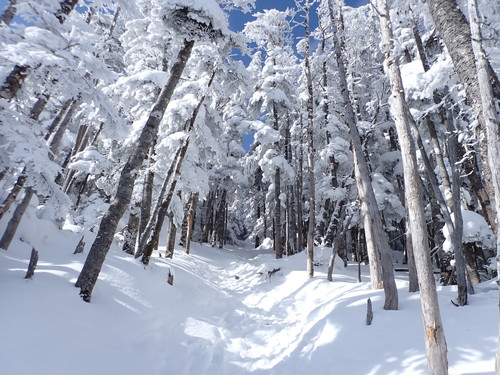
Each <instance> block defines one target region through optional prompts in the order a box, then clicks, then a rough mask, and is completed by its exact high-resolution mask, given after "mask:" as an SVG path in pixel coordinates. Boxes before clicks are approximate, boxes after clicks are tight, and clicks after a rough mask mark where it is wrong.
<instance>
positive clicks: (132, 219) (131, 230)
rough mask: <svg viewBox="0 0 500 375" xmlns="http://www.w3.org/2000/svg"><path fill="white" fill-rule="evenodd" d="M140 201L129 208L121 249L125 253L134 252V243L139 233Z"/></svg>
mask: <svg viewBox="0 0 500 375" xmlns="http://www.w3.org/2000/svg"><path fill="white" fill-rule="evenodd" d="M139 214H140V202H136V203H134V205H133V206H132V207H131V208H130V214H129V217H128V224H127V226H126V227H125V231H124V232H125V233H124V237H125V240H124V242H123V248H122V250H123V251H125V252H126V253H127V254H134V249H135V243H136V241H137V235H138V233H139V222H140V216H139Z"/></svg>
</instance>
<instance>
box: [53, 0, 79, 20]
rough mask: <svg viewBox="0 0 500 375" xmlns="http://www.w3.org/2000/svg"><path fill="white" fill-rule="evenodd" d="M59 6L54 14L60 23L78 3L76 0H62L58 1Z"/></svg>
mask: <svg viewBox="0 0 500 375" xmlns="http://www.w3.org/2000/svg"><path fill="white" fill-rule="evenodd" d="M60 4H61V8H60V9H59V10H58V11H57V12H56V14H55V16H56V18H57V19H58V20H59V23H60V24H63V23H64V21H66V17H67V16H68V15H69V14H70V13H71V11H72V10H73V9H74V8H75V6H76V4H78V0H64V1H61V2H60Z"/></svg>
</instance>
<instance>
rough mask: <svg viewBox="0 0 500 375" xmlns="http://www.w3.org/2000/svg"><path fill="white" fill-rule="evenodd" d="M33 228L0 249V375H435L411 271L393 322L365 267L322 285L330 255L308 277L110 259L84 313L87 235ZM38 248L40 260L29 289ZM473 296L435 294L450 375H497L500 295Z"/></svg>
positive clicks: (205, 255) (283, 269) (206, 252)
mask: <svg viewBox="0 0 500 375" xmlns="http://www.w3.org/2000/svg"><path fill="white" fill-rule="evenodd" d="M25 219H26V218H25ZM25 223H29V224H23V225H22V228H21V229H20V231H19V234H20V240H19V239H18V240H16V241H15V242H14V243H13V244H12V246H11V248H10V249H9V250H8V251H4V250H0V296H1V302H0V374H3V375H32V374H37V375H58V374H61V375H66V374H71V375H79V374H82V375H83V374H84V375H89V374H93V375H100V374H106V375H110V374H120V375H128V374H130V375H137V374H145V375H155V374H158V375H160V374H161V375H170V374H172V375H177V374H193V375H195V374H214V375H221V374H228V375H229V374H230V375H236V374H250V373H251V374H286V375H290V374H301V375H302V374H316V375H320V374H325V375H326V374H342V375H344V374H356V375H358V374H379V375H389V374H394V375H402V374H412V375H415V374H425V373H426V359H425V348H424V338H423V330H422V323H421V317H420V301H419V295H418V293H413V294H411V293H408V292H406V290H407V280H406V274H404V273H401V274H398V275H397V284H398V288H399V292H400V294H399V298H400V310H399V311H384V310H383V309H382V305H383V296H382V291H373V290H370V285H369V282H368V268H367V267H366V266H363V268H362V273H363V282H362V283H358V282H357V276H356V275H357V268H356V265H349V267H347V268H346V269H344V268H343V265H342V262H341V261H337V262H336V267H335V271H334V281H333V282H328V281H327V280H326V277H325V272H326V263H327V258H328V255H329V254H328V253H327V251H325V252H324V254H322V251H321V250H320V251H318V254H317V258H318V261H320V262H321V263H322V265H320V266H318V267H317V268H316V277H315V278H314V279H308V277H307V275H306V272H305V264H306V263H305V254H304V253H302V254H298V255H295V256H292V257H289V258H286V259H283V260H279V261H278V260H275V259H273V255H272V254H271V253H270V252H265V251H255V250H249V249H237V248H227V249H222V250H220V249H214V248H211V247H208V246H202V245H198V244H193V248H192V252H191V255H186V254H184V253H183V252H182V251H180V249H179V251H176V253H175V255H174V258H173V259H172V260H170V259H165V258H160V257H158V254H156V256H155V257H154V258H153V259H152V262H151V264H150V266H149V267H147V268H145V267H144V266H143V265H142V263H140V262H139V261H136V260H134V259H133V258H132V257H130V256H129V255H126V254H125V253H123V252H121V251H120V250H119V249H118V248H117V247H113V248H112V250H111V251H110V253H109V254H108V257H107V259H106V262H105V265H104V268H103V271H102V273H101V276H100V278H99V281H98V284H97V286H96V288H95V290H94V293H93V297H92V302H91V303H84V302H82V300H81V299H80V298H79V297H78V289H76V288H75V287H74V286H73V285H74V282H75V281H76V278H77V276H78V272H79V270H80V269H81V267H82V264H83V261H84V260H85V256H86V253H85V254H77V255H73V250H74V248H75V246H76V244H77V242H78V241H79V239H80V238H81V235H78V234H75V233H72V232H69V231H65V232H62V231H58V230H57V228H55V226H54V225H53V224H51V223H49V222H45V221H39V220H35V219H34V218H33V215H30V214H29V213H28V215H27V220H26V221H25ZM33 223H36V224H33ZM2 229H3V226H2V228H0V230H2ZM90 243H91V239H90V238H89V239H87V249H88V248H89V245H90ZM31 244H34V245H35V246H36V247H37V249H38V250H39V252H40V260H39V262H38V267H37V270H36V273H35V276H34V278H33V279H32V280H24V279H23V277H24V275H25V273H26V268H27V265H28V260H29V255H30V251H31ZM277 268H280V270H279V271H277V272H275V273H274V274H272V275H271V276H269V275H268V272H269V271H272V270H274V269H277ZM169 270H170V272H172V273H173V274H174V276H175V278H174V285H173V286H170V285H168V284H167V275H168V272H169ZM476 292H477V293H476V294H475V295H473V296H470V299H469V301H470V304H469V305H468V306H466V307H460V308H457V307H454V306H453V305H452V303H451V302H450V301H451V300H452V299H454V298H455V293H456V292H455V288H454V287H440V288H439V297H440V303H441V312H442V315H443V320H444V325H445V333H446V338H447V343H448V356H449V365H450V374H489V373H492V372H493V369H494V355H495V349H496V337H497V333H498V319H497V318H498V308H497V303H498V291H497V287H496V284H495V282H494V281H490V282H487V283H484V284H481V285H480V286H478V287H476ZM369 297H370V298H371V299H372V302H373V311H374V320H373V323H372V325H371V326H367V325H366V324H365V317H366V300H367V298H369Z"/></svg>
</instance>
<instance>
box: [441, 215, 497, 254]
mask: <svg viewBox="0 0 500 375" xmlns="http://www.w3.org/2000/svg"><path fill="white" fill-rule="evenodd" d="M452 219H454V216H453V215H452ZM462 221H463V234H462V243H470V242H474V243H476V244H477V245H478V246H479V247H482V248H483V249H491V250H495V235H494V234H493V231H492V230H491V228H490V226H489V225H488V223H487V222H486V220H485V219H484V217H482V216H481V215H479V214H477V213H475V212H473V211H469V210H462ZM443 234H444V236H445V238H446V241H445V242H444V244H443V249H444V250H445V251H452V247H451V240H450V238H449V232H448V228H447V227H446V226H445V227H444V228H443Z"/></svg>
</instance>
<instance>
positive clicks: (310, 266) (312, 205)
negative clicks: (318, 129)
mask: <svg viewBox="0 0 500 375" xmlns="http://www.w3.org/2000/svg"><path fill="white" fill-rule="evenodd" d="M309 11H310V8H309V5H307V6H305V7H304V12H305V15H304V26H305V31H304V42H305V48H304V51H305V52H304V74H305V76H306V86H307V94H308V97H307V103H306V108H307V130H306V132H307V133H306V134H307V176H308V179H309V191H308V194H309V220H308V229H307V274H308V275H309V277H314V231H315V229H316V182H315V176H314V101H313V82H312V72H311V62H310V58H309V49H310V42H309V39H310V34H311V33H310V29H309V27H310V25H309Z"/></svg>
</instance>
